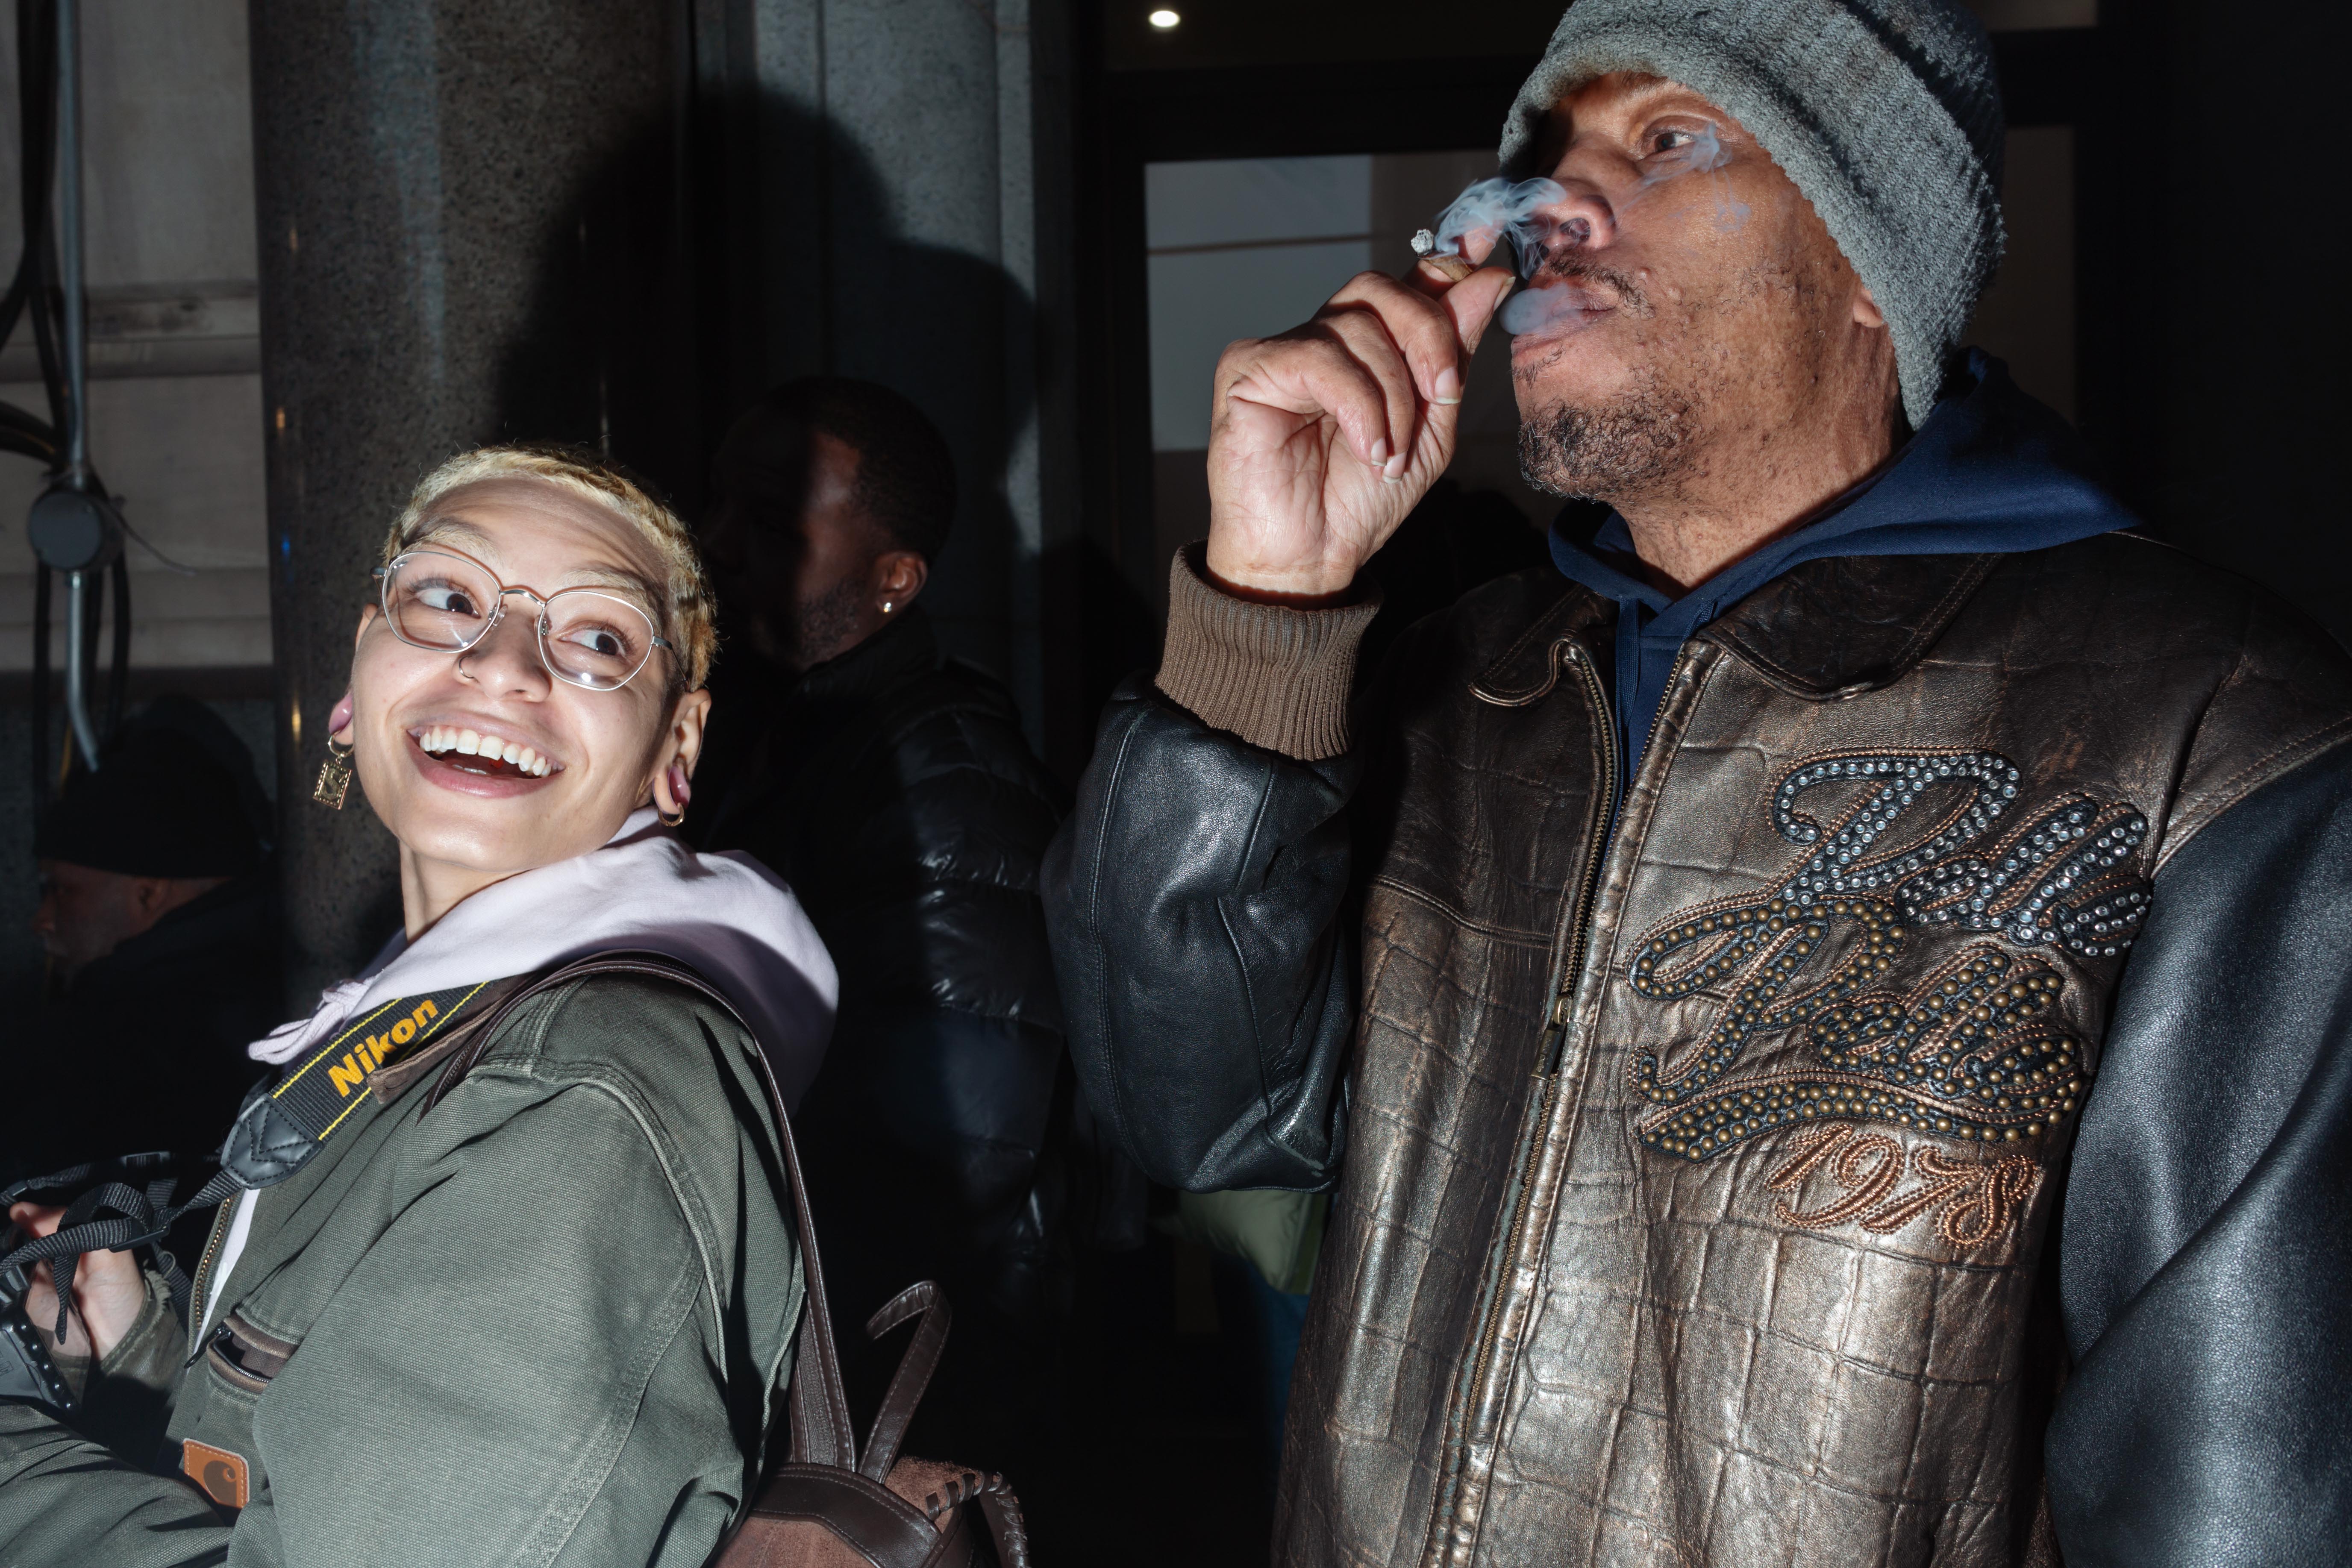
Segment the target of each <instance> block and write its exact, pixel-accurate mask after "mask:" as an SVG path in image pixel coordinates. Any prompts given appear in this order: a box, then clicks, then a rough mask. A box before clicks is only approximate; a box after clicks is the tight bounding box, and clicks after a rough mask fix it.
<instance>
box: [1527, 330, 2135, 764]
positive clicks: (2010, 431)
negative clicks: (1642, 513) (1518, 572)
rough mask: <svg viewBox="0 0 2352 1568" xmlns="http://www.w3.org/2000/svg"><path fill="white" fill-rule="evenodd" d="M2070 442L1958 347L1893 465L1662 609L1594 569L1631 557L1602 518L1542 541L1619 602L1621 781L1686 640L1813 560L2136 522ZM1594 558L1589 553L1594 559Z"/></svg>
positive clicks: (1631, 581) (1621, 579) (1608, 569)
mask: <svg viewBox="0 0 2352 1568" xmlns="http://www.w3.org/2000/svg"><path fill="white" fill-rule="evenodd" d="M2090 470H2091V456H2090V452H2089V449H2088V448H2086V447H2085V446H2084V444H2083V439H2082V437H2081V436H2079V435H2077V434H2074V427H2073V426H2072V425H2070V424H2068V423H2066V422H2065V421H2064V420H2063V419H2061V418H2060V417H2059V416H2058V415H2057V414H2056V413H2053V411H2052V410H2050V409H2049V408H2047V407H2045V406H2044V405H2042V403H2039V402H2035V401H2034V400H2033V399H2032V398H2030V397H2028V396H2026V395H2025V394H2024V393H2023V392H2020V391H2018V390H2017V383H2016V382H2012V381H2011V380H2010V379H2009V371H2008V368H2007V367H2006V366H2004V365H2003V364H2002V363H2001V362H2000V361H1999V360H1996V359H1994V358H1993V357H1992V356H1991V355H1990V354H1988V353H1986V352H1985V351H1984V350H1981V349H1971V350H1969V360H1968V368H1967V370H1966V371H1964V372H1963V375H1962V377H1961V385H1960V387H1959V390H1958V391H1956V392H1954V393H1952V394H1951V395H1949V396H1948V397H1946V398H1945V399H1944V400H1943V401H1942V402H1938V403H1937V405H1936V411H1935V412H1934V413H1931V414H1929V415H1928V416H1927V423H1926V424H1924V425H1922V426H1920V428H1919V431H1918V433H1917V434H1915V435H1914V436H1912V438H1911V440H1910V442H1909V443H1908V444H1906V446H1905V447H1904V448H1903V450H1902V452H1901V454H1900V455H1897V456H1896V457H1895V461H1894V462H1892V463H1890V464H1888V465H1886V466H1885V468H1883V469H1881V470H1880V471H1879V472H1878V473H1877V475H1875V476H1874V477H1872V478H1870V479H1868V480H1865V481H1864V483H1862V484H1860V485H1857V486H1854V488H1853V491H1852V493H1850V494H1849V495H1848V496H1847V497H1845V498H1844V499H1843V501H1842V502H1841V503H1840V504H1839V505H1838V506H1837V507H1836V508H1835V509H1834V510H1832V511H1831V512H1830V513H1828V514H1827V515H1826V516H1824V517H1820V518H1818V519H1816V520H1815V521H1813V522H1811V523H1809V524H1807V525H1806V526H1805V527H1803V528H1800V529H1798V530H1797V531H1796V532H1795V533H1793V534H1790V535H1788V536H1787V537H1786V538H1777V539H1774V540H1773V541H1772V542H1771V543H1769V544H1768V545H1766V546H1765V547H1764V548H1763V549H1759V550H1758V551H1756V552H1755V553H1754V554H1753V555H1749V556H1746V557H1744V558H1742V559H1739V560H1737V561H1734V562H1733V563H1732V564H1731V565H1729V566H1727V567H1726V568H1724V570H1721V571H1719V572H1717V574H1716V575H1715V576H1713V577H1711V578H1709V579H1708V580H1706V581H1705V582H1703V583H1701V584H1699V585H1698V586H1697V587H1696V588H1694V589H1692V590H1691V591H1689V592H1688V593H1685V594H1684V595H1683V596H1682V597H1681V598H1680V599H1675V600H1669V599H1668V598H1667V597H1666V596H1665V595H1664V593H1662V592H1660V591H1658V590H1656V589H1654V588H1652V587H1650V586H1649V585H1648V584H1647V583H1645V582H1643V581H1642V580H1639V579H1638V578H1635V577H1633V576H1632V575H1631V574H1630V573H1628V572H1625V571H1622V570H1619V569H1618V568H1616V567H1613V566H1612V565H1610V564H1609V562H1608V561H1607V560H1606V559H1602V558H1603V556H1616V557H1618V558H1620V559H1626V560H1629V561H1630V560H1631V559H1633V534H1632V532H1631V530H1629V529H1628V528H1626V526H1625V519H1624V518H1622V517H1619V516H1617V514H1616V513H1614V512H1612V513H1611V514H1610V515H1609V520H1608V521H1607V522H1606V523H1604V524H1602V525H1601V531H1600V533H1599V534H1598V535H1596V536H1595V537H1594V538H1593V540H1592V544H1591V548H1590V549H1586V548H1584V547H1580V546H1579V545H1576V544H1574V543H1572V542H1570V540H1569V539H1567V538H1564V537H1562V535H1561V534H1560V533H1559V529H1558V528H1554V529H1553V531H1552V534H1551V556H1552V559H1553V560H1554V561H1555V562H1557V563H1558V564H1559V570H1561V571H1563V572H1565V573H1566V574H1567V575H1568V576H1569V577H1570V578H1571V579H1573V580H1576V581H1578V582H1580V583H1582V584H1584V585H1585V586H1586V587H1587V588H1590V589H1591V590H1592V591H1594V592H1596V593H1600V594H1602V595H1605V596H1606V597H1608V598H1611V599H1613V600H1615V601H1617V674H1616V680H1615V686H1616V701H1617V727H1618V731H1619V737H1620V739H1621V740H1622V742H1623V743H1624V744H1623V746H1622V748H1621V750H1620V753H1619V755H1621V756H1622V757H1623V758H1625V769H1626V773H1627V776H1628V777H1629V778H1630V777H1631V775H1632V773H1633V768H1634V765H1635V764H1636V763H1638V762H1639V761H1640V760H1641V756H1642V748H1643V745H1645V744H1646V743H1647V742H1648V740H1649V737H1650V723H1651V720H1652V719H1653V718H1654V716H1656V714H1657V711H1658V699H1659V698H1660V697H1661V696H1662V695H1664V693H1665V689H1666V679H1667V677H1668V676H1669V675H1670V674H1672V673H1673V670H1674V664H1675V654H1676V653H1679V652H1681V650H1682V645H1683V643H1684V641H1685V639H1687V638H1688V637H1689V636H1690V635H1691V633H1692V632H1696V631H1697V630H1698V629H1699V628H1700V627H1702V626H1705V625H1706V623H1707V622H1710V621H1712V620H1714V619H1715V618H1716V617H1717V615H1719V614H1721V613H1722V612H1724V611H1725V610H1727V609H1728V608H1729V607H1731V606H1732V605H1734V604H1737V603H1738V602H1739V601H1740V600H1742V599H1744V598H1746V597H1747V596H1748V594H1750V593H1753V592H1755V591H1756V590H1758V589H1759V588H1761V587H1763V586H1764V585H1765V584H1766V583H1768V582H1769V581H1771V580H1773V579H1774V578H1776V577H1779V576H1780V574H1781V573H1782V572H1784V571H1787V570H1789V569H1790V568H1791V567H1794V566H1797V565H1800V564H1801V563H1802V562H1805V561H1809V560H1819V559H1822V558H1823V557H1825V556H1863V555H1981V554H1984V553H1986V552H1988V551H1998V552H2001V553H2004V554H2008V553H2015V552H2017V551H2021V550H2032V549H2049V548H2051V547H2052V546H2053V545H2063V544H2068V543H2071V542H2073V541H2074V540H2075V539H2082V538H2090V537H2091V536H2092V535H2094V534H2104V533H2110V532H2113V531H2114V530H2116V529H2117V528H2131V527H2133V526H2134V525H2135V524H2136V523H2137V521H2138V519H2137V518H2136V517H2133V516H2132V515H2131V514H2130V513H2129V512H2127V511H2126V510H2125V509H2124V507H2123V503H2121V502H2120V501H2117V500H2116V498H2115V497H2112V496H2110V495H2108V494H2107V493H2106V491H2105V490H2104V489H2102V488H2100V487H2099V486H2098V484H2097V483H2096V481H2095V480H2094V479H2092V478H2091V476H2090ZM1596 551H1597V552H1600V553H1598V554H1596V553H1595V552H1596Z"/></svg>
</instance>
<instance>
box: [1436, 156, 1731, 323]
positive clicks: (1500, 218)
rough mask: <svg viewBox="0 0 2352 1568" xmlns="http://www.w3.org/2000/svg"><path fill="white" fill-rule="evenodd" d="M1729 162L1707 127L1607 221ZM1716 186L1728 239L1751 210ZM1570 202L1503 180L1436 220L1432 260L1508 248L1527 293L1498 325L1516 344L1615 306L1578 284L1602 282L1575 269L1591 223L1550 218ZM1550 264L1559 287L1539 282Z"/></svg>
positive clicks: (1552, 186) (1544, 186)
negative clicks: (1470, 248)
mask: <svg viewBox="0 0 2352 1568" xmlns="http://www.w3.org/2000/svg"><path fill="white" fill-rule="evenodd" d="M1728 162H1731V155H1730V154H1729V153H1728V152H1725V151H1724V147H1723V137H1722V135H1721V133H1720V131H1718V129H1717V127H1716V126H1715V125H1714V124H1712V123H1710V124H1709V125H1708V126H1707V127H1706V129H1705V130H1704V131H1698V132H1696V133H1695V134H1694V135H1693V136H1692V138H1691V140H1690V141H1688V142H1687V143H1685V145H1683V146H1682V147H1679V148H1676V149H1675V150H1674V151H1672V152H1668V153H1665V154H1664V155H1662V156H1661V157H1659V158H1658V159H1656V160H1655V161H1654V162H1653V166H1652V167H1651V168H1650V169H1649V171H1648V172H1645V173H1643V176H1642V177H1641V179H1640V180H1638V181H1636V182H1635V183H1634V184H1633V188H1632V189H1631V190H1630V191H1628V192H1627V193H1625V194H1624V195H1622V196H1621V197H1619V198H1617V199H1616V200H1615V201H1614V202H1611V203H1609V204H1608V205H1609V211H1610V221H1611V222H1612V225H1615V226H1617V227H1620V228H1622V227H1623V225H1624V224H1625V220H1626V218H1627V216H1628V215H1629V214H1633V213H1634V212H1635V211H1636V210H1638V209H1639V208H1640V207H1641V206H1642V205H1643V204H1644V203H1645V202H1647V201H1648V200H1649V198H1650V197H1651V196H1652V195H1653V194H1654V193H1655V192H1656V191H1657V190H1658V188H1659V187H1661V186H1663V185H1665V184H1668V183H1671V182H1674V181H1676V180H1679V179H1681V178H1683V177H1684V176H1685V175H1687V174H1706V173H1716V172H1718V171H1720V170H1721V169H1722V168H1723V166H1724V165H1725V164H1727V163H1728ZM1716 185H1717V190H1716V210H1715V221H1716V226H1717V228H1719V229H1722V230H1724V231H1725V232H1727V233H1728V232H1730V231H1732V230H1735V229H1737V228H1738V227H1739V226H1740V225H1742V224H1745V223H1746V222H1747V221H1748V205H1747V204H1746V203H1744V202H1739V201H1737V200H1734V199H1733V197H1732V195H1731V192H1730V188H1729V185H1728V183H1727V182H1725V181H1723V180H1722V179H1721V178H1720V177H1718V178H1717V182H1716ZM1568 199H1569V197H1568V192H1567V190H1566V188H1565V187H1563V186H1561V185H1560V184H1559V183H1558V182H1556V181H1552V180H1545V179H1534V180H1521V181H1519V182H1518V183H1516V184H1514V183H1512V182H1510V181H1508V180H1505V179H1501V178H1499V177H1498V178H1496V179H1491V180H1481V181H1479V182H1478V183H1475V184H1474V185H1472V186H1470V187H1469V189H1467V190H1465V191H1464V192H1463V193H1461V194H1460V195H1458V196H1456V197H1454V202H1453V204H1452V205H1451V206H1448V207H1447V208H1446V209H1445V211H1444V213H1443V214H1440V215H1439V217H1438V220H1437V229H1436V235H1435V237H1436V245H1435V246H1434V247H1433V254H1435V255H1438V256H1465V255H1466V253H1465V250H1464V249H1463V242H1464V241H1465V239H1468V238H1470V237H1471V236H1473V235H1486V236H1488V238H1489V239H1490V241H1491V245H1494V246H1499V245H1503V244H1508V245H1509V246H1510V247H1511V262H1512V270H1513V271H1515V272H1517V274H1518V275H1519V277H1520V280H1521V283H1522V287H1520V288H1519V289H1518V291H1517V293H1515V294H1513V295H1512V296H1511V298H1509V299H1507V300H1506V301H1505V302H1504V305H1503V308H1502V309H1501V310H1500V311H1499V312H1498V313H1497V314H1496V321H1497V322H1498V323H1499V324H1500V325H1501V327H1502V329H1503V330H1504V331H1506V332H1508V333H1510V334H1511V335H1512V336H1513V337H1520V336H1523V335H1525V334H1527V333H1529V332H1538V331H1544V330H1548V329H1554V328H1560V327H1565V328H1568V329H1574V328H1577V327H1581V326H1583V325H1584V324H1585V323H1586V322H1588V321H1591V320H1593V319H1598V318H1599V317H1600V316H1601V314H1603V313H1604V312H1605V311H1606V310H1608V309H1609V308H1611V306H1612V300H1611V299H1610V298H1609V297H1607V296H1605V295H1602V294H1600V293H1597V292H1596V291H1594V290H1593V289H1591V287H1587V286H1585V285H1584V284H1582V283H1580V282H1579V281H1578V280H1577V275H1578V274H1579V273H1585V274H1591V275H1598V274H1597V269H1593V268H1578V267H1574V265H1573V263H1574V261H1575V259H1576V253H1577V252H1579V251H1580V250H1582V249H1583V248H1584V247H1585V246H1589V245H1591V243H1592V222H1591V218H1589V217H1587V216H1585V215H1583V214H1573V213H1571V214H1567V215H1565V216H1562V215H1560V214H1557V213H1555V212H1552V211H1549V210H1548V209H1551V208H1556V207H1559V206H1561V205H1563V204H1565V203H1566V202H1567V201H1568ZM1490 254H1491V249H1490ZM1548 263H1549V269H1550V270H1552V271H1554V272H1556V273H1559V274H1562V275H1563V276H1561V277H1559V279H1558V280H1557V281H1547V282H1538V277H1539V275H1540V274H1542V273H1543V272H1545V271H1546V270H1547V264H1548Z"/></svg>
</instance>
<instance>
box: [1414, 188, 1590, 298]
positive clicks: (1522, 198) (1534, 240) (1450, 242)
mask: <svg viewBox="0 0 2352 1568" xmlns="http://www.w3.org/2000/svg"><path fill="white" fill-rule="evenodd" d="M1566 200H1568V192H1567V190H1566V188H1564V187H1563V186H1561V185H1560V184H1559V183H1558V182H1557V181H1552V180H1541V179H1538V180H1521V181H1520V182H1519V183H1517V184H1513V183H1511V182H1510V181H1508V180H1506V179H1503V178H1501V177H1500V176H1497V177H1496V178H1494V179H1491V180H1481V181H1479V182H1478V183H1476V184H1475V185H1473V186H1471V187H1470V188H1469V189H1468V190H1466V191H1465V192H1463V193H1461V194H1460V195H1458V196H1456V197H1454V204H1453V205H1452V206H1449V207H1447V208H1446V209H1445V211H1444V213H1442V214H1439V216H1438V219H1437V248H1436V251H1435V253H1434V254H1436V255H1438V256H1466V254H1467V253H1466V252H1465V251H1464V250H1463V248H1462V242H1463V241H1464V240H1465V239H1466V238H1468V237H1469V236H1470V235H1486V236H1488V237H1489V239H1490V240H1491V241H1492V242H1493V244H1495V245H1500V244H1503V243H1505V242H1508V243H1509V245H1510V247H1511V259H1512V264H1513V267H1514V268H1515V270H1517V273H1518V275H1519V276H1520V277H1528V276H1530V275H1531V274H1532V273H1533V272H1534V271H1535V269H1536V267H1538V266H1540V265H1541V264H1542V262H1543V256H1544V249H1545V246H1547V244H1548V243H1549V239H1550V236H1551V231H1552V229H1553V227H1554V226H1555V225H1554V222H1553V219H1552V218H1551V217H1550V215H1549V214H1547V213H1545V212H1544V210H1543V209H1544V208H1546V207H1549V206H1557V205H1558V204H1560V203H1562V202H1565V201H1566ZM1489 248H1490V252H1491V246H1490V247H1489Z"/></svg>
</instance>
